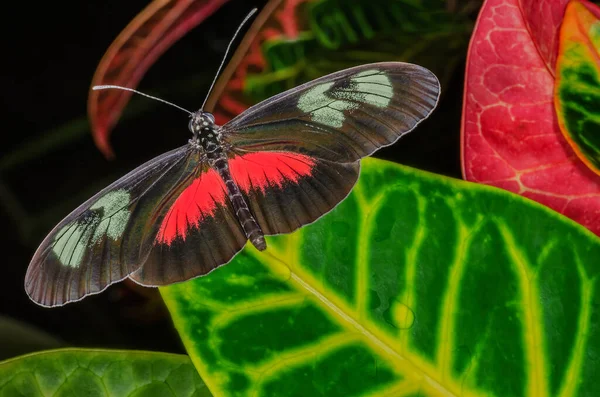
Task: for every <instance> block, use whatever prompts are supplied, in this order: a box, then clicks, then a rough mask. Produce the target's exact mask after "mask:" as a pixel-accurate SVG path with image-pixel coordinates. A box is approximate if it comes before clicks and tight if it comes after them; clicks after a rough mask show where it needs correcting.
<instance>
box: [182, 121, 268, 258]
mask: <svg viewBox="0 0 600 397" xmlns="http://www.w3.org/2000/svg"><path fill="white" fill-rule="evenodd" d="M189 129H190V131H191V132H192V134H193V135H194V136H193V138H192V139H190V145H191V146H192V147H193V148H195V149H196V150H198V151H200V152H201V153H202V162H203V163H205V164H206V163H208V165H209V166H210V167H211V168H212V169H214V170H215V171H217V173H218V174H219V176H220V177H221V180H222V181H223V183H224V185H225V190H226V192H227V196H228V198H229V202H230V203H231V205H232V207H233V210H234V213H235V215H236V217H237V219H238V221H239V223H240V225H241V226H242V229H243V230H244V232H245V234H246V237H247V238H248V239H249V240H250V242H252V244H254V246H256V248H258V249H259V250H264V249H265V248H266V243H265V239H264V234H263V232H262V229H261V228H260V226H259V225H258V222H256V219H255V218H254V216H253V214H252V213H251V212H250V209H249V208H248V204H247V203H246V201H245V199H244V197H243V196H242V193H241V192H240V189H239V186H238V185H237V183H235V181H234V180H233V177H232V176H231V171H230V170H229V161H228V157H227V148H226V147H225V146H224V145H223V143H222V141H221V133H220V130H219V126H217V125H216V124H215V119H214V117H213V115H212V114H210V113H206V112H203V111H201V110H200V111H198V112H196V113H194V114H193V115H192V119H191V120H190V123H189Z"/></svg>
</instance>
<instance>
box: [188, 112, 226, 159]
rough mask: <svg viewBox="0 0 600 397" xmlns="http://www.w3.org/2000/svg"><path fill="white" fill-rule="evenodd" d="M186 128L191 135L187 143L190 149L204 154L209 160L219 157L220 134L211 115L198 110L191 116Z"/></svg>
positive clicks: (220, 147) (220, 146)
mask: <svg viewBox="0 0 600 397" xmlns="http://www.w3.org/2000/svg"><path fill="white" fill-rule="evenodd" d="M188 128H189V130H190V132H191V133H192V134H193V138H192V139H190V141H189V142H190V145H192V147H194V148H195V149H197V150H199V151H201V152H202V153H203V154H205V155H206V156H207V158H208V159H209V160H213V161H214V160H216V158H218V157H221V156H220V154H221V152H222V150H221V149H222V143H221V133H220V131H219V126H217V125H216V124H215V118H214V116H213V115H212V114H211V113H208V112H203V111H202V110H199V111H197V112H196V113H194V114H192V118H191V119H190V123H189V125H188Z"/></svg>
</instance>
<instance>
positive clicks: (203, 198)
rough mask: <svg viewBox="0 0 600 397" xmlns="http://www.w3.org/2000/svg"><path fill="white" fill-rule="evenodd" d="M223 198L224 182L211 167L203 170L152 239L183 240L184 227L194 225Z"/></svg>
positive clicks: (160, 241)
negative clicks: (179, 238) (178, 238)
mask: <svg viewBox="0 0 600 397" xmlns="http://www.w3.org/2000/svg"><path fill="white" fill-rule="evenodd" d="M225 199H226V193H225V184H224V183H223V180H222V179H221V177H220V176H219V174H218V173H217V172H216V171H215V170H213V169H209V170H208V171H206V172H204V173H203V174H202V175H200V177H198V178H196V180H194V182H192V184H191V185H190V186H188V187H187V188H186V189H185V190H184V191H183V192H182V193H181V194H180V195H179V197H178V198H177V200H175V203H174V204H173V206H171V208H170V209H169V212H167V215H166V216H165V217H164V219H163V221H162V224H161V225H160V229H159V230H158V234H157V235H156V242H158V243H161V244H167V245H171V243H172V242H173V240H175V239H176V238H177V236H179V237H181V238H182V239H184V240H185V237H186V235H187V233H188V230H189V229H190V228H191V227H192V226H195V227H196V228H198V227H199V226H200V222H202V220H203V219H204V218H206V217H207V216H211V215H213V213H214V211H215V209H216V208H217V204H222V203H224V202H225Z"/></svg>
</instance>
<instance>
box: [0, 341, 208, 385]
mask: <svg viewBox="0 0 600 397" xmlns="http://www.w3.org/2000/svg"><path fill="white" fill-rule="evenodd" d="M0 396H2V397H14V396H27V397H30V396H31V397H33V396H55V397H62V396H82V397H83V396H85V397H96V396H98V397H99V396H110V397H121V396H123V397H125V396H144V397H146V396H156V397H167V396H173V397H175V396H182V397H184V396H185V397H210V396H212V394H210V391H209V390H208V389H207V387H206V385H204V383H203V382H202V379H200V376H198V373H197V372H196V370H195V369H194V366H193V365H192V363H191V361H190V359H189V358H188V357H187V356H183V355H176V354H166V353H152V352H132V351H110V350H82V349H63V350H50V351H46V352H41V353H34V354H30V355H27V356H21V357H17V358H14V359H11V360H8V361H4V362H2V363H0Z"/></svg>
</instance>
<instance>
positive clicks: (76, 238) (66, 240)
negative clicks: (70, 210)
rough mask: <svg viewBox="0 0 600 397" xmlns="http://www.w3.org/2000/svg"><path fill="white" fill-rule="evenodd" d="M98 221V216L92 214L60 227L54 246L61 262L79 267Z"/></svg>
mask: <svg viewBox="0 0 600 397" xmlns="http://www.w3.org/2000/svg"><path fill="white" fill-rule="evenodd" d="M98 223H99V219H98V217H97V216H90V217H88V218H86V219H85V220H83V221H80V222H76V223H75V224H73V223H71V224H69V225H65V226H64V227H63V228H62V229H60V231H59V232H58V233H57V234H56V237H55V239H54V246H53V247H52V250H53V251H54V253H55V254H56V256H57V257H58V260H59V261H60V263H62V264H63V265H65V266H69V267H79V265H80V264H81V260H82V259H83V254H84V253H85V249H86V247H87V241H88V240H89V239H90V235H91V234H92V232H93V231H94V230H95V229H96V226H97V225H98Z"/></svg>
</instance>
